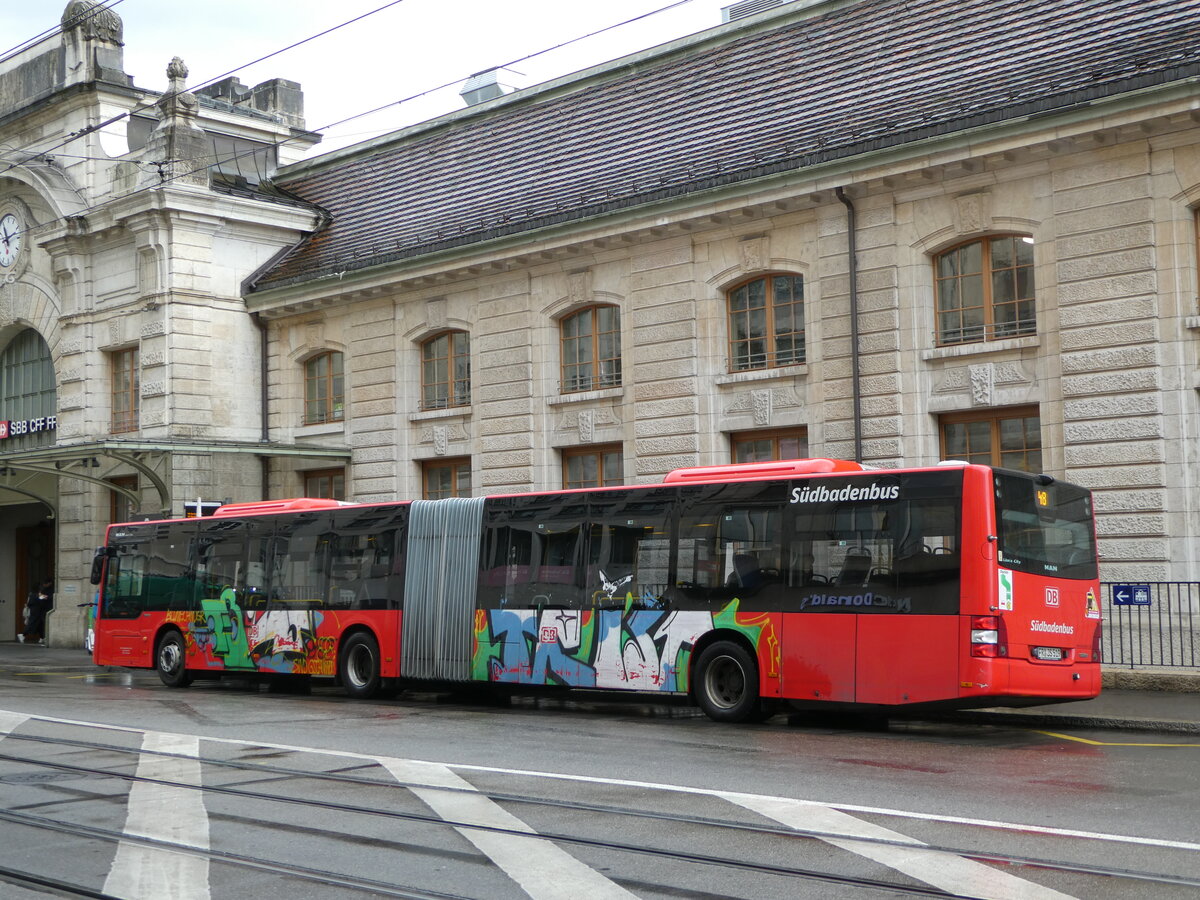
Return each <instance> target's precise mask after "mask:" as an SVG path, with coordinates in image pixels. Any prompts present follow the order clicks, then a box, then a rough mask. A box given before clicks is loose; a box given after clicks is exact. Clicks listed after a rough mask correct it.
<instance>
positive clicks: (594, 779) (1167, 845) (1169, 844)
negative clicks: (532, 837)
mask: <svg viewBox="0 0 1200 900" xmlns="http://www.w3.org/2000/svg"><path fill="white" fill-rule="evenodd" d="M16 715H20V714H19V713H17V714H16ZM28 718H30V719H33V720H35V721H38V722H53V723H55V724H58V725H71V726H77V727H81V728H95V729H97V730H99V731H115V732H119V733H121V734H143V733H144V729H141V728H132V727H130V726H127V725H110V724H107V723H104V722H88V721H84V720H81V719H64V718H59V717H57V716H39V715H29V716H28ZM195 737H197V738H199V739H200V740H204V741H212V742H213V743H214V744H226V745H228V746H232V747H269V748H270V749H272V750H286V751H291V752H293V753H318V754H321V755H322V756H332V757H334V758H336V759H356V760H365V761H367V762H378V761H379V757H377V756H372V755H370V754H368V753H356V752H354V751H352V750H333V749H329V748H325V747H305V746H301V745H299V744H282V743H278V742H275V741H250V740H242V739H239V738H225V737H208V736H206V735H202V734H201V735H195ZM412 762H429V761H428V760H412ZM431 764H432V765H444V766H445V767H446V768H448V769H451V770H454V771H459V772H486V773H489V774H492V775H521V776H525V777H527V778H548V779H553V780H556V781H575V782H579V783H580V784H602V785H608V786H611V787H629V788H638V789H640V790H650V791H671V792H673V793H676V794H694V795H697V796H702V797H722V798H724V799H726V800H733V801H734V802H735V803H736V802H739V800H738V798H748V799H750V800H752V801H753V800H759V799H766V800H782V801H785V802H787V803H795V804H797V805H800V806H819V807H824V808H827V809H839V810H841V811H842V812H849V813H856V812H857V813H865V814H868V815H874V816H890V817H892V818H897V819H913V820H916V821H920V822H941V823H944V824H949V825H972V826H976V827H979V828H993V829H995V830H997V831H1019V832H1024V833H1027V834H1045V835H1052V836H1054V837H1066V838H1085V839H1087V840H1093V841H1108V842H1111V843H1115V844H1134V845H1138V846H1143V847H1160V848H1163V849H1167V850H1200V843H1196V842H1193V841H1171V840H1164V839H1162V838H1148V837H1139V836H1137V835H1129V834H1112V833H1108V832H1103V831H1081V830H1079V829H1075V828H1054V827H1051V826H1047V825H1031V824H1022V823H1019V822H1002V821H997V820H993V819H972V818H967V817H964V816H943V815H937V814H934V813H922V812H914V811H912V810H907V809H890V808H888V807H885V806H860V805H858V804H854V803H838V802H836V801H828V800H797V799H795V798H792V797H774V796H771V795H770V794H746V793H740V792H735V791H720V790H716V789H714V788H698V787H690V786H688V785H679V784H665V783H663V782H657V781H632V780H630V779H626V778H604V777H601V776H598V775H569V774H566V773H561V772H538V771H535V770H531V769H509V768H504V767H501V766H476V765H469V764H467V763H441V762H433V763H431Z"/></svg>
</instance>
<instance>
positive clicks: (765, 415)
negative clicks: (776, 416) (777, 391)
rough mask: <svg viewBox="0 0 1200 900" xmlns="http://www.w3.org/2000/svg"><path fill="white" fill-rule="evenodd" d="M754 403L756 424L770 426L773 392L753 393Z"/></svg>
mask: <svg viewBox="0 0 1200 900" xmlns="http://www.w3.org/2000/svg"><path fill="white" fill-rule="evenodd" d="M751 397H752V398H753V401H754V424H755V425H770V424H771V408H772V406H773V400H774V394H773V392H772V391H751Z"/></svg>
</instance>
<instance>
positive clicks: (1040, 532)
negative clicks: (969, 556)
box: [995, 471, 1096, 580]
mask: <svg viewBox="0 0 1200 900" xmlns="http://www.w3.org/2000/svg"><path fill="white" fill-rule="evenodd" d="M1043 480H1044V479H1039V478H1038V477H1036V476H1032V475H1028V474H1025V473H1020V472H1001V471H997V472H996V473H995V486H996V518H997V522H996V534H997V536H998V539H999V547H998V552H999V562H1000V565H1002V566H1004V567H1005V568H1008V569H1014V570H1016V571H1019V572H1030V573H1032V574H1035V575H1048V576H1050V577H1053V578H1074V579H1080V580H1090V579H1092V578H1095V577H1096V538H1095V529H1094V528H1093V525H1092V495H1091V492H1090V491H1087V490H1084V489H1083V488H1081V487H1076V486H1075V485H1073V484H1067V483H1065V482H1060V481H1047V483H1045V484H1043V483H1041V482H1042V481H1043Z"/></svg>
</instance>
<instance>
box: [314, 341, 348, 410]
mask: <svg viewBox="0 0 1200 900" xmlns="http://www.w3.org/2000/svg"><path fill="white" fill-rule="evenodd" d="M342 366H343V357H342V354H341V353H338V352H337V351H336V350H328V351H326V352H324V353H319V354H317V355H316V356H314V357H312V358H311V359H310V360H308V362H306V363H305V364H304V424H305V425H320V424H321V423H323V422H340V421H342V419H343V418H344V416H345V407H346V397H345V385H344V383H343V378H342Z"/></svg>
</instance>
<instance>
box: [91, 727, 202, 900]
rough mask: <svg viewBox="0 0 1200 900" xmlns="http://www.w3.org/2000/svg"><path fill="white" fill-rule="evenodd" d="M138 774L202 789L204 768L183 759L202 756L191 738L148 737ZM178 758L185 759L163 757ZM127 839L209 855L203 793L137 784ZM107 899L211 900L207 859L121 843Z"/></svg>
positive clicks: (148, 734)
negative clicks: (162, 843) (143, 839)
mask: <svg viewBox="0 0 1200 900" xmlns="http://www.w3.org/2000/svg"><path fill="white" fill-rule="evenodd" d="M142 749H143V750H145V751H149V752H147V753H143V754H142V755H141V756H140V757H139V758H138V767H137V774H138V775H139V776H141V777H143V778H157V779H163V780H170V781H179V782H183V783H185V784H194V785H197V786H199V785H200V783H201V782H200V763H199V761H198V760H196V759H183V758H180V756H188V757H196V756H199V755H200V739H199V738H197V737H195V736H192V735H184V734H163V733H161V732H157V731H147V732H145V736H144V737H143V739H142ZM159 753H173V754H179V755H180V756H159V755H156V754H159ZM125 833H126V834H132V835H137V836H139V837H148V838H154V839H155V840H160V841H170V842H171V843H174V844H182V845H184V846H189V847H195V848H198V849H204V850H206V849H208V812H207V810H205V808H204V796H203V794H201V793H200V791H196V790H192V789H191V788H185V787H171V786H170V785H165V784H151V783H148V782H144V781H135V782H133V785H132V787H131V788H130V789H129V810H128V812H127V814H126V819H125ZM104 893H106V894H112V895H113V896H116V897H125V898H128V900H208V898H209V889H208V859H207V858H206V857H204V856H200V855H193V854H190V853H177V852H175V851H173V850H167V849H162V848H158V847H151V846H147V845H145V844H138V843H132V842H127V841H122V842H121V843H120V844H119V845H118V847H117V855H116V858H115V859H114V860H113V864H112V868H111V869H110V870H109V873H108V878H107V879H106V880H105V882H104Z"/></svg>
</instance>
